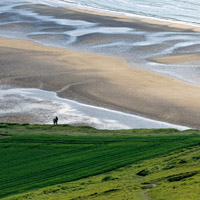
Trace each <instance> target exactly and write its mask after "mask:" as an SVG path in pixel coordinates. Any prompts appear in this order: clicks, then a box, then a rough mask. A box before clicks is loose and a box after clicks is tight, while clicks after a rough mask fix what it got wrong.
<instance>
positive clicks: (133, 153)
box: [0, 124, 200, 200]
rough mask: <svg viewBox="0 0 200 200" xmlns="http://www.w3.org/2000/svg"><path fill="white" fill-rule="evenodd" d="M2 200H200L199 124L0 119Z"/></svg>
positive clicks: (0, 189)
mask: <svg viewBox="0 0 200 200" xmlns="http://www.w3.org/2000/svg"><path fill="white" fill-rule="evenodd" d="M0 135H1V137H0V163H1V165H0V198H2V199H71V200H72V199H73V200H75V199H95V200H97V199H117V200H118V199H181V200H182V199H199V197H200V192H198V188H199V186H200V175H199V174H200V164H199V159H200V146H199V144H200V136H199V131H197V130H188V131H184V132H180V131H177V130H174V129H157V130H144V129H142V130H121V131H108V130H96V129H93V128H90V127H72V126H68V125H59V126H51V125H29V124H0Z"/></svg>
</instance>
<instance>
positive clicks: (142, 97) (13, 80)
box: [0, 38, 200, 128]
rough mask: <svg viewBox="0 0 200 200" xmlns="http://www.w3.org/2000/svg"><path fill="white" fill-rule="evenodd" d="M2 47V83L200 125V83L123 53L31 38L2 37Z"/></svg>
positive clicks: (154, 117) (193, 125) (0, 48)
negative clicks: (136, 63) (134, 62)
mask: <svg viewBox="0 0 200 200" xmlns="http://www.w3.org/2000/svg"><path fill="white" fill-rule="evenodd" d="M13 47H14V48H13ZM0 51H1V58H0V59H1V61H2V63H3V65H1V77H0V80H1V84H8V85H17V86H20V87H27V88H31V87H32V88H41V89H45V90H50V91H56V92H57V93H58V95H59V96H62V97H65V98H69V99H74V100H77V101H81V102H85V103H88V104H92V105H98V106H103V107H108V108H112V109H116V110H121V111H124V112H129V113H134V114H138V115H142V116H148V117H150V118H152V119H159V120H161V121H167V122H170V123H175V124H180V125H187V126H190V127H197V128H198V127H199V126H198V124H199V122H198V121H199V120H198V119H199V115H200V114H199V113H200V112H199V111H200V102H199V98H200V93H199V90H200V87H199V86H197V85H193V84H189V83H186V82H183V81H180V80H177V79H175V78H172V77H168V76H165V75H161V74H158V73H154V72H150V71H147V70H144V69H139V68H137V67H132V66H130V65H128V64H127V62H126V61H125V60H124V59H123V58H117V57H110V56H103V55H97V54H92V53H85V52H79V51H73V50H66V49H59V48H54V47H45V46H42V45H39V44H35V43H32V42H28V41H22V40H14V39H6V38H1V39H0ZM127 86H128V87H127Z"/></svg>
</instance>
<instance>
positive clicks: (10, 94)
mask: <svg viewBox="0 0 200 200" xmlns="http://www.w3.org/2000/svg"><path fill="white" fill-rule="evenodd" d="M0 98H1V103H0V116H8V115H11V114H30V115H32V116H34V118H35V121H36V122H37V123H45V124H49V123H52V119H53V117H54V116H55V115H57V116H58V117H59V123H64V124H87V125H90V126H93V127H96V128H99V129H130V128H176V129H180V130H185V129H188V127H184V126H179V125H173V124H169V123H166V122H161V121H156V120H152V119H148V118H144V117H141V116H136V115H132V114H128V113H123V112H120V111H115V110H110V109H106V108H101V107H96V106H92V105H86V104H83V103H79V102H76V101H72V100H68V99H63V98H60V97H58V96H57V94H56V93H55V92H48V91H44V90H40V89H24V88H12V89H10V88H8V89H5V88H2V89H1V88H0Z"/></svg>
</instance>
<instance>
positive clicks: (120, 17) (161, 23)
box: [63, 7, 200, 32]
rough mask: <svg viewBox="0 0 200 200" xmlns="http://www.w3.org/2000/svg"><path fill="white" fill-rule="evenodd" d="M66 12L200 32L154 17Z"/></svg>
mask: <svg viewBox="0 0 200 200" xmlns="http://www.w3.org/2000/svg"><path fill="white" fill-rule="evenodd" d="M63 8H65V9H66V10H71V11H72V12H76V13H82V14H89V15H93V16H103V17H109V18H115V19H116V20H117V21H119V22H131V23H140V24H141V23H144V24H145V23H146V24H149V25H159V26H162V27H168V28H172V29H173V28H175V29H180V30H184V31H188V30H191V31H194V32H200V26H198V25H196V26H195V25H194V24H189V23H188V24H187V23H184V22H181V21H180V22H178V21H177V22H176V21H170V20H164V19H158V18H153V17H145V16H139V15H134V14H129V15H128V13H127V15H126V14H123V13H119V14H117V12H113V13H112V12H107V13H106V12H100V11H99V12H98V11H94V10H89V9H88V10H87V9H78V8H72V7H63Z"/></svg>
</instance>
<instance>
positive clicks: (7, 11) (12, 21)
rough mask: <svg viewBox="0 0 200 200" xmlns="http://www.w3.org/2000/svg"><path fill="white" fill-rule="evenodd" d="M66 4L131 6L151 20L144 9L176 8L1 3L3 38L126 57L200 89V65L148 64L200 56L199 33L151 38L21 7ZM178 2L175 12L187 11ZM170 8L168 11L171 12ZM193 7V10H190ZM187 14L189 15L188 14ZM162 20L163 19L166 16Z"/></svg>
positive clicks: (133, 30)
mask: <svg viewBox="0 0 200 200" xmlns="http://www.w3.org/2000/svg"><path fill="white" fill-rule="evenodd" d="M64 2H65V3H67V5H71V6H72V7H80V3H81V2H82V5H81V6H83V4H87V6H89V5H90V6H92V5H93V4H94V5H93V6H94V7H98V6H99V7H101V6H102V7H103V6H104V7H106V6H108V4H109V5H110V6H111V5H113V6H118V7H119V8H121V9H122V10H123V9H125V7H127V8H128V5H130V4H131V5H132V7H133V5H135V6H136V7H137V6H139V7H141V8H140V10H143V11H144V14H143V16H144V15H145V16H148V12H147V10H145V9H144V8H145V5H148V8H149V12H150V11H151V8H152V10H155V9H154V7H155V8H157V6H160V7H161V8H163V9H166V10H167V9H169V8H170V7H173V6H175V4H176V2H177V1H173V0H168V1H165V2H164V3H162V2H160V1H159V2H158V1H156V0H153V2H154V4H151V3H149V1H142V2H140V1H137V0H135V1H118V0H117V1H115V2H116V5H114V3H113V2H114V1H111V0H110V1H106V2H107V4H105V5H104V2H105V1H98V2H97V1H77V2H76V1H73V2H71V1H61V0H60V1H53V0H44V1H37V0H27V1H26V3H25V2H24V1H22V0H9V1H7V0H2V1H1V4H0V36H6V37H12V38H21V39H27V40H32V41H35V42H38V43H41V44H44V45H51V46H56V47H62V48H73V49H78V50H83V51H89V52H96V53H101V54H107V55H115V56H123V57H125V58H126V59H127V60H128V62H129V63H130V64H132V65H134V66H137V67H141V68H146V69H149V70H152V71H156V72H159V73H164V74H167V75H170V76H174V77H176V78H179V79H182V80H184V81H188V82H191V83H194V84H200V79H199V74H200V62H199V61H196V62H190V63H182V64H180V65H175V64H157V63H154V62H151V61H150V60H151V58H154V57H160V56H170V55H183V54H191V53H200V33H195V32H165V31H160V32H159V31H157V32H155V31H149V32H148V31H147V30H139V29H137V28H133V27H132V28H131V27H125V26H119V24H118V26H116V25H112V26H106V25H105V24H102V23H100V22H99V21H98V20H96V21H91V20H90V19H87V20H83V19H81V18H80V19H76V20H75V19H67V18H65V17H62V16H58V15H56V16H55V13H53V12H51V13H48V14H47V13H45V12H41V13H40V12H38V10H35V9H31V8H29V7H27V8H22V7H17V6H21V5H25V4H27V5H29V4H30V3H46V4H47V5H52V6H63V5H65V4H64ZM88 2H90V4H89V3H88ZM178 2H179V3H178V5H176V8H177V7H179V6H180V7H184V6H183V5H188V3H187V1H178ZM184 3H185V4H184ZM192 3H193V4H194V5H195V1H192V2H191V6H192ZM95 4H98V6H97V5H96V6H95ZM122 4H123V5H122ZM120 5H121V6H120ZM168 5H170V6H169V7H167V6H168ZM198 5H199V3H198V2H197V6H196V7H195V9H197V8H198ZM163 6H164V7H163ZM191 6H190V9H192V8H191ZM108 7H109V6H108ZM184 8H185V7H184ZM104 9H105V8H104ZM110 9H111V8H110ZM185 9H186V10H187V8H185ZM188 9H189V8H188ZM125 10H126V9H125ZM136 10H137V9H136ZM158 10H159V9H157V12H158ZM132 12H134V10H132ZM138 12H139V10H138ZM166 13H167V11H166ZM175 13H176V14H177V12H175ZM194 13H195V12H194ZM158 14H159V13H158ZM152 15H153V14H152ZM174 15H175V14H174ZM163 16H165V14H164V12H163ZM170 16H171V15H170ZM178 16H179V15H177V18H178ZM197 16H198V15H196V17H195V16H193V18H194V19H198V17H197ZM166 18H167V16H166ZM197 21H199V19H198V20H197Z"/></svg>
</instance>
